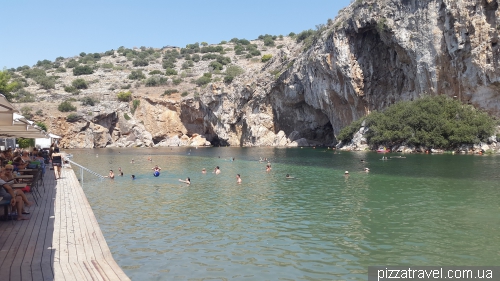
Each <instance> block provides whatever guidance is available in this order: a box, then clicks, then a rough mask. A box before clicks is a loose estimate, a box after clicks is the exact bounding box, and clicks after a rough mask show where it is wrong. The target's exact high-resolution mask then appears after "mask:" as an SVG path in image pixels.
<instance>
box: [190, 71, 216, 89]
mask: <svg viewBox="0 0 500 281" xmlns="http://www.w3.org/2000/svg"><path fill="white" fill-rule="evenodd" d="M211 78H212V74H211V73H204V74H203V76H202V77H200V78H198V79H196V81H195V82H194V83H195V84H196V85H198V86H205V85H207V84H208V83H210V82H211Z"/></svg>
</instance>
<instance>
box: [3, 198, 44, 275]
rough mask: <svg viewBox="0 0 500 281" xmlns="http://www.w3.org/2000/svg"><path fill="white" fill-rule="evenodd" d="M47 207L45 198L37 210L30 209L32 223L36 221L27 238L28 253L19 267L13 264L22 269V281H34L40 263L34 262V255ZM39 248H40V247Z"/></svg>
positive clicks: (41, 200)
mask: <svg viewBox="0 0 500 281" xmlns="http://www.w3.org/2000/svg"><path fill="white" fill-rule="evenodd" d="M45 205H46V200H45V199H44V198H40V200H39V206H38V207H37V208H36V209H35V208H34V207H30V213H31V215H30V222H31V221H34V224H33V228H32V229H31V233H29V237H27V238H28V239H27V241H26V244H27V246H26V251H25V252H24V256H23V257H22V259H21V260H19V265H17V264H16V262H14V263H12V267H11V268H13V267H15V266H19V267H20V269H21V280H23V281H24V280H33V273H32V270H33V268H34V267H35V266H33V267H32V265H36V264H37V263H38V261H36V260H34V254H35V250H36V247H37V243H38V239H39V237H40V229H41V225H42V221H43V220H44V216H46V214H45ZM38 247H40V246H39V245H38Z"/></svg>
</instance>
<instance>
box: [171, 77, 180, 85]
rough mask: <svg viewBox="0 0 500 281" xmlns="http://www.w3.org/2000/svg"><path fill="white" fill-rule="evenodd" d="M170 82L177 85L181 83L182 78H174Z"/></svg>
mask: <svg viewBox="0 0 500 281" xmlns="http://www.w3.org/2000/svg"><path fill="white" fill-rule="evenodd" d="M172 82H173V83H174V85H179V84H180V83H182V79H181V78H175V79H173V80H172Z"/></svg>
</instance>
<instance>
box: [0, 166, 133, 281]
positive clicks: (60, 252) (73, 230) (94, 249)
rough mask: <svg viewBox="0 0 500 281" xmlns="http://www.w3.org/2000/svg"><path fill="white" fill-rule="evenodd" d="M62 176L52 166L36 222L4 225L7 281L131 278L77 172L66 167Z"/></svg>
mask: <svg viewBox="0 0 500 281" xmlns="http://www.w3.org/2000/svg"><path fill="white" fill-rule="evenodd" d="M62 175H63V178H62V179H60V180H57V181H56V180H55V177H54V172H53V171H52V170H49V169H48V167H47V171H46V174H45V177H44V183H45V187H44V188H39V189H40V193H41V198H39V199H38V206H33V207H31V208H30V212H31V215H29V216H30V220H28V221H15V222H14V223H12V222H10V221H0V276H2V280H4V279H5V278H6V279H8V280H16V281H18V280H23V281H24V280H37V281H38V280H78V281H83V280H130V279H129V278H128V277H127V276H126V275H125V273H124V272H123V270H122V269H121V268H120V267H119V266H118V265H117V264H116V261H115V260H114V259H113V257H112V255H111V252H110V250H109V247H108V246H107V243H106V241H105V239H104V236H103V234H102V231H101V229H100V228H99V224H98V222H97V219H96V217H95V215H94V213H93V211H92V208H91V207H90V204H89V203H88V200H87V197H86V196H85V193H84V192H83V189H82V187H81V186H80V183H79V182H78V179H77V177H76V175H75V173H74V172H73V170H71V169H67V168H63V169H62ZM30 196H31V195H30ZM30 196H29V198H30ZM30 200H31V199H30Z"/></svg>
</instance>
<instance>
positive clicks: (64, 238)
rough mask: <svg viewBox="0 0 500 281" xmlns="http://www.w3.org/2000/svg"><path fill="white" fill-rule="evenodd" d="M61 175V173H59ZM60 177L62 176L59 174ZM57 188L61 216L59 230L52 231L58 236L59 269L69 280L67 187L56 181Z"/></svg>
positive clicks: (71, 272) (71, 274)
mask: <svg viewBox="0 0 500 281" xmlns="http://www.w3.org/2000/svg"><path fill="white" fill-rule="evenodd" d="M61 173H63V172H62V171H61ZM61 176H62V174H61ZM57 186H58V187H59V186H60V187H61V189H60V190H61V192H60V200H59V210H60V216H61V226H60V227H59V228H55V229H54V234H56V233H58V235H59V261H58V262H57V263H59V267H60V268H61V271H62V274H63V275H64V276H65V278H66V279H69V278H70V277H71V276H73V275H74V273H73V270H72V269H71V267H69V266H68V263H69V248H70V245H69V244H70V243H71V241H69V240H68V232H69V231H70V230H69V229H68V228H69V226H68V218H69V215H70V214H69V211H68V186H67V183H66V182H65V181H64V180H62V179H58V180H57ZM56 268H57V267H56Z"/></svg>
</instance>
